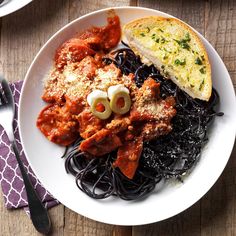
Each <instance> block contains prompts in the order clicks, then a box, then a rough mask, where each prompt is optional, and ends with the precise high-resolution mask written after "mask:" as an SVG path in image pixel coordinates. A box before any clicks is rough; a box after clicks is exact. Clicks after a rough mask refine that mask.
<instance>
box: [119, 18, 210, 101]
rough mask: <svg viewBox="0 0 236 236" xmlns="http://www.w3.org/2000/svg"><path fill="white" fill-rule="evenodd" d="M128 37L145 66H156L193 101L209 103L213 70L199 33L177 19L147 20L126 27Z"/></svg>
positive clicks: (125, 34)
mask: <svg viewBox="0 0 236 236" xmlns="http://www.w3.org/2000/svg"><path fill="white" fill-rule="evenodd" d="M123 32H124V36H125V38H126V41H128V44H129V46H130V47H131V48H132V49H133V50H134V52H135V53H136V54H138V55H139V56H140V57H141V60H142V61H143V63H146V64H154V65H155V66H156V67H157V68H158V69H159V70H160V71H161V73H162V75H163V76H165V77H166V78H170V79H171V80H172V81H173V82H174V83H175V84H177V85H178V86H179V87H180V88H181V89H182V90H184V91H185V92H186V93H187V94H189V95H190V96H191V97H193V98H198V99H201V100H205V101H208V100H209V98H210V96H211V91H212V81H211V67H210V63H209V59H208V56H207V53H206V50H205V48H204V46H203V44H202V42H201V40H200V39H199V37H198V36H197V34H196V33H195V32H194V31H193V30H192V29H191V28H190V27H189V26H187V25H186V24H184V23H183V22H181V21H179V20H177V19H175V18H164V17H155V16H152V17H147V18H140V19H137V20H135V21H132V22H130V23H128V24H126V25H125V26H124V28H123Z"/></svg>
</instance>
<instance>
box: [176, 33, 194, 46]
mask: <svg viewBox="0 0 236 236" xmlns="http://www.w3.org/2000/svg"><path fill="white" fill-rule="evenodd" d="M190 40H191V38H190V35H189V33H186V35H185V38H184V39H181V40H177V39H174V41H175V42H176V43H178V44H179V45H180V47H181V48H184V49H187V50H189V49H190V46H189V44H188V42H189V41H190Z"/></svg>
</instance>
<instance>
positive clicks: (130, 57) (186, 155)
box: [64, 43, 223, 200]
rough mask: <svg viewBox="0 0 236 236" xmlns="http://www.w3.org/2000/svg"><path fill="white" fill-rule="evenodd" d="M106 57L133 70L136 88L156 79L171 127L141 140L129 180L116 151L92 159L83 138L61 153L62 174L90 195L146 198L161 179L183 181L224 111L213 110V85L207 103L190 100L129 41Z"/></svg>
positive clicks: (124, 69)
mask: <svg viewBox="0 0 236 236" xmlns="http://www.w3.org/2000/svg"><path fill="white" fill-rule="evenodd" d="M123 44H124V43H123ZM109 55H111V56H109ZM109 55H108V56H106V57H105V58H103V61H104V63H106V64H110V63H114V64H115V65H116V66H117V67H118V68H119V69H120V70H121V71H122V73H123V74H125V75H128V74H129V73H133V74H134V75H135V83H136V85H137V86H138V87H141V86H142V84H143V82H144V80H145V79H147V78H148V77H151V78H153V79H155V80H156V81H157V82H159V83H160V96H161V97H162V98H165V97H167V96H174V97H175V100H176V107H175V108H176V111H177V113H176V116H175V117H174V118H173V119H172V126H173V130H172V131H171V132H170V133H169V134H167V135H165V136H161V137H158V138H157V139H155V140H152V141H148V142H144V145H143V151H142V154H141V157H140V160H139V166H138V168H137V170H136V173H135V176H134V178H133V179H128V178H127V177H126V176H124V175H123V174H122V173H121V172H120V170H119V169H118V168H114V167H113V165H112V164H113V162H114V160H115V159H116V152H115V151H114V152H112V153H109V154H108V155H106V156H104V157H97V158H88V157H87V156H86V155H85V154H84V153H83V152H80V151H79V150H78V146H79V144H80V142H81V141H82V138H79V139H78V140H77V141H76V142H75V143H74V144H73V145H72V146H71V147H70V148H69V150H68V152H67V153H66V154H65V155H64V158H65V168H66V171H67V173H70V174H72V175H74V176H75V180H76V184H77V186H78V188H79V189H80V190H82V191H83V192H84V193H86V194H87V195H88V196H90V197H92V198H95V199H103V198H107V197H109V196H111V195H114V196H117V197H119V198H121V199H124V200H137V199H140V198H143V197H144V196H147V195H148V194H149V193H150V192H152V191H153V190H154V189H155V187H156V185H157V184H158V183H159V182H161V181H163V180H166V179H170V178H172V179H177V180H180V181H182V177H183V176H184V175H185V174H186V173H188V172H189V171H190V170H191V169H192V167H193V166H194V165H195V164H196V163H197V161H198V160H199V158H200V155H201V150H202V148H203V147H204V145H205V143H206V142H207V141H208V131H209V127H210V125H211V123H212V121H213V118H214V117H215V116H222V115H223V113H222V112H216V111H215V109H216V107H217V104H218V103H219V95H218V93H217V91H216V90H215V89H214V88H213V91H212V95H211V98H210V100H209V101H208V102H205V101H201V100H198V99H193V98H191V97H190V96H189V95H188V94H186V93H185V92H183V91H182V90H180V89H179V88H178V87H177V86H176V85H175V84H174V83H173V82H172V81H171V80H169V79H165V78H164V77H163V76H162V75H161V74H160V73H159V71H158V70H157V69H156V68H155V67H154V66H153V65H151V66H147V65H145V64H143V63H142V62H141V60H140V58H139V57H138V56H136V55H135V54H134V52H133V51H132V50H131V49H130V48H129V47H128V45H126V44H124V48H121V49H118V50H115V51H113V52H111V53H110V54H109Z"/></svg>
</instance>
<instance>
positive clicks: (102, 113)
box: [91, 97, 112, 120]
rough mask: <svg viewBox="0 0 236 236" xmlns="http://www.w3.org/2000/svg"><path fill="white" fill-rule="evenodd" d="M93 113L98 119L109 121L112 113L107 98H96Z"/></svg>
mask: <svg viewBox="0 0 236 236" xmlns="http://www.w3.org/2000/svg"><path fill="white" fill-rule="evenodd" d="M98 107H99V109H98ZM101 107H102V109H101ZM91 111H92V113H93V114H94V115H95V116H96V117H98V118H99V119H101V120H106V119H108V118H109V117H110V115H111V113H112V111H111V108H110V104H109V101H108V99H107V98H104V97H100V98H96V99H95V100H94V101H93V103H92V105H91Z"/></svg>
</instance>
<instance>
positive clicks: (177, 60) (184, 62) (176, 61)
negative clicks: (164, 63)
mask: <svg viewBox="0 0 236 236" xmlns="http://www.w3.org/2000/svg"><path fill="white" fill-rule="evenodd" d="M175 65H177V66H178V65H181V66H184V65H186V60H185V59H184V60H182V61H181V60H179V59H176V60H175Z"/></svg>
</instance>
